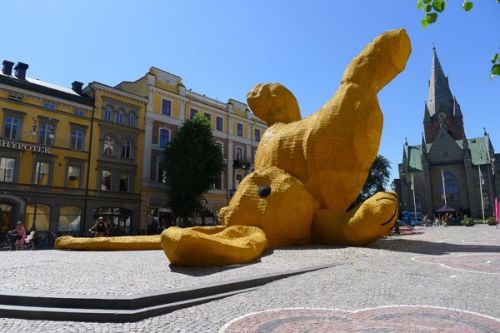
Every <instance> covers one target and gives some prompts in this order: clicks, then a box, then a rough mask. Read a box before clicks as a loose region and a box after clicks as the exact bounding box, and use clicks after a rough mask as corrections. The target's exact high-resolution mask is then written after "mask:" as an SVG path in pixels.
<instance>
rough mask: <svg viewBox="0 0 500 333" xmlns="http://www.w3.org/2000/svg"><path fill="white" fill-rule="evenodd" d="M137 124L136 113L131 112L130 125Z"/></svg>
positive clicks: (129, 116)
mask: <svg viewBox="0 0 500 333" xmlns="http://www.w3.org/2000/svg"><path fill="white" fill-rule="evenodd" d="M136 124H137V117H136V116H135V113H130V114H129V115H128V125H129V126H130V127H135V126H136Z"/></svg>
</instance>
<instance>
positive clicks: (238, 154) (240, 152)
mask: <svg viewBox="0 0 500 333" xmlns="http://www.w3.org/2000/svg"><path fill="white" fill-rule="evenodd" d="M236 159H237V160H238V161H242V160H243V149H241V148H240V147H238V148H236Z"/></svg>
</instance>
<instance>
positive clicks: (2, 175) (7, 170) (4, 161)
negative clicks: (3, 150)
mask: <svg viewBox="0 0 500 333" xmlns="http://www.w3.org/2000/svg"><path fill="white" fill-rule="evenodd" d="M15 172H16V160H15V159H14V158H8V157H2V158H0V182H8V183H12V182H14V175H15Z"/></svg>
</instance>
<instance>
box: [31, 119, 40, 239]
mask: <svg viewBox="0 0 500 333" xmlns="http://www.w3.org/2000/svg"><path fill="white" fill-rule="evenodd" d="M36 127H37V121H36V118H35V117H33V125H32V127H31V135H32V136H33V137H34V138H36V134H37V131H36ZM39 179H40V168H39V165H38V161H37V160H36V159H35V181H34V182H33V186H34V187H35V203H34V205H35V208H34V210H33V224H32V226H31V230H35V231H36V213H37V205H38V180H39Z"/></svg>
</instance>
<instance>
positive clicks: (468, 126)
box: [0, 0, 500, 177]
mask: <svg viewBox="0 0 500 333" xmlns="http://www.w3.org/2000/svg"><path fill="white" fill-rule="evenodd" d="M461 3H462V1H461V0H450V1H448V6H447V8H446V10H445V12H444V13H443V14H442V15H440V17H439V18H438V21H437V23H436V24H434V25H432V26H430V27H429V28H428V29H427V30H424V29H422V27H421V26H420V19H421V18H422V16H423V13H422V12H421V11H418V10H417V9H416V0H405V1H394V0H391V1H389V0H379V1H370V0H365V1H360V0H357V1H356V0H343V1H334V0H330V1H329V0H324V1H285V0H272V1H271V0H252V1H243V0H240V1H238V0H226V1H216V0H211V1H208V0H206V1H205V0H200V1H187V0H185V1H170V0H163V1H160V0H158V1H146V0H144V1H126V0H122V1H118V0H116V1H111V0H88V1H83V0H71V1H68V0H58V1H56V0H52V1H40V0H32V1H24V0H3V1H2V6H1V8H2V19H1V21H0V27H1V31H2V48H1V51H0V59H8V60H11V61H15V62H17V61H23V62H26V63H28V64H29V65H30V68H29V70H28V76H30V77H34V78H39V79H41V80H44V81H48V82H51V83H55V84H59V85H62V86H66V87H69V86H70V84H71V82H72V81H74V80H78V81H82V82H85V83H89V82H91V81H99V82H102V83H105V84H108V85H115V84H117V83H119V82H121V81H124V80H135V79H137V78H138V77H140V76H141V75H143V74H144V73H146V72H147V71H148V69H149V67H150V66H156V67H159V68H161V69H164V70H166V71H168V72H171V73H174V74H177V75H179V76H181V77H182V78H183V79H184V84H185V85H186V87H187V88H191V89H193V90H194V91H197V92H199V93H203V94H206V95H207V96H210V97H214V98H217V99H219V100H221V101H226V100H227V99H228V98H235V99H237V100H240V101H245V96H246V92H247V91H248V89H249V88H250V87H251V86H252V85H253V84H254V83H257V82H269V81H272V82H281V83H283V84H284V85H285V86H287V87H288V88H289V89H290V90H291V91H292V92H293V93H294V94H295V95H296V97H297V99H298V101H299V103H300V106H301V109H302V115H303V116H307V115H309V114H311V113H312V112H314V111H315V110H316V109H318V108H319V107H320V106H321V105H322V104H323V103H324V102H325V101H327V100H328V99H329V98H330V97H331V96H332V95H333V93H334V92H335V90H336V89H337V86H338V83H339V81H340V78H341V75H342V73H343V70H344V68H345V66H346V65H347V64H348V63H349V62H350V59H352V58H353V57H354V56H355V55H356V54H357V53H358V52H359V51H360V50H361V49H362V48H363V46H364V45H366V44H367V43H368V42H369V41H370V40H371V39H373V38H374V37H375V36H376V35H378V34H379V33H382V32H383V31H386V30H390V29H394V28H400V27H403V28H405V29H406V30H407V31H408V33H409V35H410V38H411V40H412V48H413V52H412V55H411V58H410V60H409V62H408V64H407V67H406V70H405V72H403V73H402V74H401V75H400V76H399V77H397V78H396V79H395V80H394V81H393V82H392V83H391V84H390V85H389V86H387V87H385V88H384V90H382V91H381V92H380V94H379V99H380V104H381V107H382V111H383V113H384V119H385V122H384V130H383V135H382V142H381V146H380V153H381V154H383V155H385V156H386V157H388V158H389V160H390V161H391V162H392V177H397V163H399V162H401V157H402V145H403V142H404V137H408V142H409V143H410V144H420V141H421V132H422V131H423V126H422V120H423V110H424V102H425V100H426V98H427V87H428V86H427V84H428V80H429V77H430V68H431V59H432V46H433V43H434V45H435V46H436V48H437V51H438V56H439V59H440V61H441V64H442V66H443V69H444V71H445V74H446V75H447V76H448V78H449V82H450V86H451V90H452V93H453V94H454V95H455V96H456V98H457V100H458V102H459V103H460V105H461V107H462V112H463V114H464V122H465V130H466V134H467V136H468V137H476V136H481V135H482V133H483V126H486V127H487V130H488V131H489V132H490V135H491V138H492V140H493V145H494V146H495V147H496V149H497V151H500V126H499V124H500V122H499V119H500V103H499V101H500V99H499V97H500V77H497V78H495V79H493V81H490V80H489V68H490V66H491V64H490V58H491V56H492V55H493V54H494V53H495V52H499V50H500V37H499V36H500V35H499V31H500V4H498V3H496V1H495V0H476V1H474V3H475V6H474V8H473V10H472V11H470V12H468V13H466V12H464V11H463V10H462V9H461ZM495 22H496V23H495Z"/></svg>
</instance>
